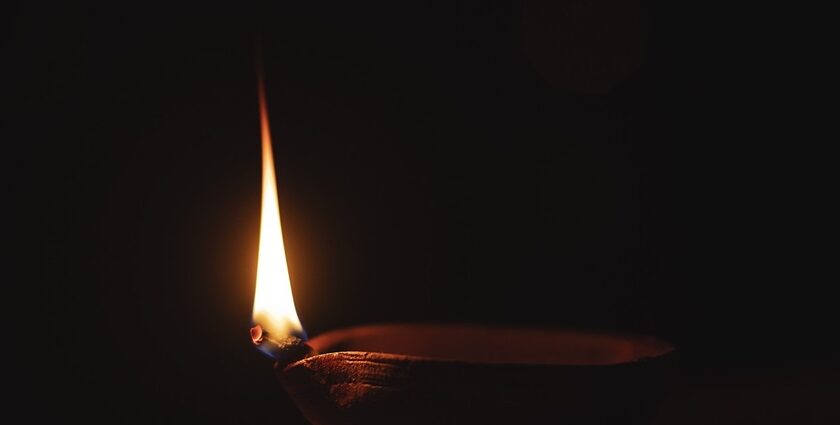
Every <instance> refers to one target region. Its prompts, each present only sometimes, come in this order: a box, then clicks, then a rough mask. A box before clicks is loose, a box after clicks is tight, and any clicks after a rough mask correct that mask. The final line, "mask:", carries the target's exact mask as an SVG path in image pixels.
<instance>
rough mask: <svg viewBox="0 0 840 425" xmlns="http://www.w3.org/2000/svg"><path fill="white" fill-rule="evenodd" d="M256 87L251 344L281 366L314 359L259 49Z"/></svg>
mask: <svg viewBox="0 0 840 425" xmlns="http://www.w3.org/2000/svg"><path fill="white" fill-rule="evenodd" d="M257 84H258V87H257V88H258V91H259V104H260V132H261V135H262V189H263V190H262V211H261V217H260V247H259V256H258V259H257V287H256V291H255V295H254V315H253V323H254V325H255V326H254V327H253V328H251V341H253V343H254V345H255V346H256V347H257V349H259V350H260V351H261V352H263V353H264V354H267V355H268V356H269V357H271V358H273V359H275V360H277V364H278V365H280V366H283V365H286V364H290V363H293V362H295V361H297V360H300V359H303V358H305V357H308V356H312V355H314V350H312V348H311V347H310V346H309V345H307V344H306V342H305V341H306V333H305V332H304V330H303V326H302V325H301V324H300V320H299V319H298V317H297V311H296V310H295V302H294V299H293V298H292V285H291V280H290V278H289V267H288V264H287V263H286V250H285V247H284V246H283V232H282V230H281V226H280V208H279V202H278V197H277V179H276V176H275V172H274V153H273V152H272V149H271V134H270V131H269V126H268V107H267V106H266V96H265V85H264V83H263V75H262V61H261V60H260V58H259V47H258V49H257Z"/></svg>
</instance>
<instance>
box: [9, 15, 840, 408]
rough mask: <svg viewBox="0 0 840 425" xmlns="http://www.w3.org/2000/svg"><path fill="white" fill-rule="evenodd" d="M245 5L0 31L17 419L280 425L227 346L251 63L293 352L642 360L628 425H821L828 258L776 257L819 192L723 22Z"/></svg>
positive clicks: (254, 375)
mask: <svg viewBox="0 0 840 425" xmlns="http://www.w3.org/2000/svg"><path fill="white" fill-rule="evenodd" d="M268 3H269V2H265V3H249V4H247V5H240V6H236V7H233V6H231V5H228V6H226V7H224V8H218V9H213V8H211V7H208V6H204V7H203V8H202V9H192V8H184V9H180V10H179V9H177V8H174V7H172V6H169V7H166V8H152V7H145V8H143V7H134V8H132V7H125V6H116V5H114V6H110V7H102V6H64V7H60V8H56V7H47V6H43V7H39V6H36V5H31V4H24V5H17V6H12V7H10V8H9V11H10V12H11V13H9V14H8V15H7V17H6V18H4V20H5V23H6V24H7V25H6V31H5V34H4V45H3V47H4V56H5V58H6V60H5V61H4V62H5V63H6V64H5V65H4V70H3V75H4V81H5V83H6V84H4V85H5V86H6V95H5V96H4V99H5V100H7V102H4V103H7V108H8V110H7V111H6V113H5V114H4V121H5V122H6V124H4V130H3V134H4V137H3V138H4V139H5V140H4V150H5V154H4V163H5V166H4V174H6V177H5V186H6V187H7V189H8V190H7V193H8V194H9V195H7V198H6V199H7V200H8V205H7V206H6V208H5V209H6V210H7V211H12V212H14V213H17V214H13V215H14V216H15V218H14V219H9V221H7V223H6V224H7V228H8V231H9V232H10V233H12V235H13V236H17V238H14V239H9V238H7V240H9V241H11V244H10V245H11V249H12V251H14V254H16V255H14V256H13V257H12V259H13V260H12V267H11V270H12V271H13V273H12V276H17V277H14V278H12V279H9V281H8V282H6V284H5V285H4V286H5V287H6V289H7V291H4V292H6V296H4V297H3V298H4V304H6V305H7V306H6V308H5V309H4V314H7V315H8V320H6V321H5V323H6V324H7V327H8V329H9V332H7V336H4V338H5V339H9V340H11V342H9V343H8V345H9V346H11V347H14V348H15V350H14V351H15V352H19V353H20V356H19V358H18V360H16V361H15V362H14V363H11V365H12V366H11V368H10V369H11V371H10V374H9V375H10V376H11V377H12V378H13V379H12V381H10V384H9V385H10V388H12V389H13V391H14V392H15V393H17V394H19V395H21V400H24V401H26V403H33V405H34V406H35V407H25V408H24V410H25V412H26V413H27V416H26V417H28V418H30V419H32V421H33V422H35V421H39V420H43V419H56V420H61V421H66V419H67V418H83V419H87V420H91V421H98V420H107V421H109V422H114V423H123V422H140V423H169V422H189V423H193V422H195V423H198V422H204V423H302V419H301V418H300V416H299V414H298V413H297V411H296V409H295V408H294V406H293V405H292V404H291V402H290V401H288V400H287V398H286V396H285V394H284V392H283V391H282V389H281V388H280V386H279V384H277V383H276V382H275V381H274V379H273V376H272V373H271V370H270V363H269V362H268V361H267V360H266V359H264V358H262V357H261V356H260V355H259V354H258V353H257V352H256V351H255V350H253V348H252V347H251V346H250V341H249V340H248V337H247V328H248V326H249V321H250V313H251V312H250V309H251V302H252V296H253V287H254V275H255V265H256V248H257V237H258V230H259V203H260V168H259V167H260V162H259V154H260V151H259V134H258V121H257V102H256V82H255V70H254V48H253V45H254V35H255V34H259V35H260V36H261V38H262V44H263V47H264V52H265V67H266V69H265V73H266V78H267V85H268V99H269V110H270V115H271V125H272V130H273V135H274V146H275V152H276V161H277V167H278V179H279V190H280V202H281V207H280V208H281V211H282V215H283V225H284V233H285V240H286V247H287V250H288V253H287V255H288V259H289V264H290V269H291V275H292V281H293V285H294V292H295V300H296V304H297V308H298V312H299V315H300V317H301V320H302V321H303V323H304V326H305V327H306V329H307V331H308V332H309V334H310V335H317V334H319V333H322V332H324V331H327V330H330V329H335V328H339V327H345V326H350V325H354V324H362V323H371V322H394V321H441V322H450V321H457V322H476V323H497V324H513V325H531V326H541V327H557V326H576V327H594V328H609V329H623V330H629V331H634V332H644V333H651V334H655V335H659V336H661V337H663V338H666V339H668V340H670V341H672V342H674V343H675V344H676V345H677V346H678V347H679V349H680V352H681V361H680V367H679V369H678V370H676V371H675V372H674V375H673V378H672V382H671V385H672V389H671V390H670V391H669V393H668V394H669V395H668V397H667V398H666V401H665V404H664V405H663V408H662V412H661V413H660V416H659V418H658V419H657V421H658V422H657V423H662V424H671V423H755V422H762V423H807V422H823V421H824V422H825V423H831V422H832V421H833V419H832V417H834V418H835V419H836V415H837V410H836V406H834V407H833V406H831V404H832V403H833V404H835V405H836V403H834V402H836V396H837V394H836V391H834V390H833V388H835V387H836V385H835V384H834V381H836V378H837V377H838V373H837V367H836V366H834V365H833V364H832V360H833V358H834V357H835V356H836V355H837V354H838V351H837V350H836V349H835V348H833V345H834V344H833V341H831V339H832V335H834V334H836V331H834V330H833V316H834V311H833V309H832V306H833V305H835V303H834V302H833V301H832V298H830V297H827V296H825V295H824V294H822V293H821V292H820V288H821V287H824V286H826V285H830V282H831V279H829V278H826V277H820V276H819V273H817V271H816V267H815V266H814V264H816V263H819V262H822V261H825V260H827V259H828V257H827V255H828V254H827V253H826V252H823V253H819V252H814V251H812V250H811V248H812V245H813V242H810V241H806V240H805V239H804V237H806V236H809V235H813V234H814V233H815V230H814V228H813V227H812V220H813V214H812V211H815V210H818V209H819V208H818V207H815V206H813V205H810V204H809V203H808V200H809V199H810V197H811V193H812V192H818V193H819V189H817V188H816V187H815V186H814V185H813V184H812V182H813V180H810V179H807V178H806V179H804V180H808V181H807V182H803V181H800V180H796V178H797V177H801V176H802V175H803V173H807V172H806V171H804V169H809V168H811V167H809V166H808V165H807V164H805V165H803V164H801V163H799V162H797V159H796V158H795V157H796V154H798V153H801V152H800V151H798V150H797V149H800V148H797V146H798V145H797V140H798V139H797V138H803V137H806V135H805V133H803V132H801V131H794V132H792V133H789V132H788V129H789V128H791V127H796V124H795V123H794V122H793V117H792V116H791V115H787V114H786V113H779V112H778V110H777V108H776V105H777V104H782V105H784V103H785V101H784V100H782V96H783V94H784V93H785V91H786V86H785V80H784V78H781V79H780V77H779V75H778V74H773V72H774V71H778V68H777V67H776V66H775V65H773V63H778V62H784V61H786V60H787V58H786V56H784V54H782V53H780V54H779V55H777V56H774V57H773V61H774V62H772V63H765V62H762V61H761V60H760V59H759V58H757V57H756V55H757V54H758V52H760V51H762V49H764V48H765V47H766V46H767V45H769V44H771V43H770V42H769V41H765V42H758V43H756V42H755V40H757V39H759V40H760V37H755V35H754V33H752V32H751V31H750V30H748V29H746V25H747V24H746V23H745V21H738V20H734V19H729V18H727V14H726V13H722V12H719V11H713V10H712V11H710V10H702V11H701V10H695V9H693V8H686V9H677V8H674V7H673V6H667V5H662V4H649V3H636V2H610V1H605V0H599V1H594V2H583V1H567V2H561V3H558V4H555V2H548V1H526V2H514V3H505V4H495V3H493V4H488V3H485V2H480V1H473V2H462V3H458V4H450V3H443V4H437V5H418V4H411V5H401V6H395V5H387V6H384V5H373V4H361V3H359V2H345V3H347V4H345V5H343V6H337V5H333V4H329V5H327V4H312V5H308V6H300V5H292V4H268ZM351 3H352V4H351ZM721 17H723V18H722V19H721ZM733 28H741V29H743V30H744V32H748V33H750V34H751V35H750V36H748V37H746V38H742V37H739V36H738V35H737V34H736V33H737V32H738V31H732V29H733ZM774 102H775V103H774ZM787 106H791V105H787ZM776 138H781V139H782V140H783V142H782V146H783V148H782V149H778V150H777V149H776V148H774V147H773V145H774V144H775V143H774V142H771V140H774V139H776ZM815 179H819V177H815ZM826 195H827V194H825V193H823V194H822V197H823V198H824V197H825V196H826ZM12 220H13V221H12ZM817 238H818V239H819V235H817ZM4 280H5V279H4ZM16 404H18V405H19V406H29V404H25V403H23V402H21V403H17V402H16Z"/></svg>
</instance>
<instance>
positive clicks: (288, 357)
mask: <svg viewBox="0 0 840 425" xmlns="http://www.w3.org/2000/svg"><path fill="white" fill-rule="evenodd" d="M251 341H252V342H253V343H254V345H255V346H256V347H257V349H258V350H260V351H262V352H263V353H265V354H267V355H268V356H269V357H271V358H273V359H274V360H277V363H278V364H283V365H286V364H290V363H294V362H296V361H298V360H301V359H304V358H306V357H311V356H313V355H315V350H313V349H312V347H310V346H309V345H308V344H307V343H306V342H305V341H304V340H303V339H301V338H298V337H297V336H294V335H288V336H286V337H284V338H281V339H279V340H276V339H273V338H272V337H271V334H269V333H268V332H266V331H264V330H263V328H262V326H260V325H256V326H254V327H253V328H251Z"/></svg>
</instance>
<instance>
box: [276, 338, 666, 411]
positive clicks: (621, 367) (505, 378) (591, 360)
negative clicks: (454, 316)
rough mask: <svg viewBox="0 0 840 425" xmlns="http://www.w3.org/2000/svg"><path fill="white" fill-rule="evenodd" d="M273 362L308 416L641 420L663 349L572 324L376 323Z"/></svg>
mask: <svg viewBox="0 0 840 425" xmlns="http://www.w3.org/2000/svg"><path fill="white" fill-rule="evenodd" d="M309 344H310V345H311V346H312V347H313V348H314V349H315V350H316V351H317V352H320V353H325V354H319V355H316V356H313V357H309V358H306V359H303V360H300V361H298V362H295V363H292V364H290V365H288V366H286V367H285V368H282V369H279V368H278V369H277V373H278V376H279V378H280V381H281V382H282V383H283V385H284V386H285V387H286V390H287V391H288V392H289V394H290V395H291V396H292V398H293V399H294V400H295V403H297V405H298V407H299V408H300V409H301V411H302V412H303V413H304V415H305V416H306V417H307V418H308V419H309V420H310V421H312V423H313V424H316V425H332V424H468V423H475V424H503V423H504V424H517V423H523V424H525V423H528V424H530V423H562V424H596V423H598V424H600V423H622V424H628V423H630V424H632V423H646V422H647V421H648V419H649V418H650V417H651V415H652V414H653V413H654V412H655V407H656V404H657V401H658V400H659V399H660V397H661V394H660V393H661V377H662V372H663V370H664V366H666V365H667V363H668V362H669V359H670V358H672V357H673V356H671V355H668V354H670V353H671V352H672V347H671V346H670V345H668V344H667V343H664V342H662V341H660V340H657V339H654V338H650V337H641V336H630V335H622V334H609V333H597V332H581V331H559V330H553V331H552V330H534V329H511V328H487V327H474V326H458V325H416V324H413V325H378V326H365V327H357V328H351V329H345V330H339V331H334V332H330V333H326V334H323V335H321V336H318V337H316V338H314V339H312V340H311V341H310V342H309Z"/></svg>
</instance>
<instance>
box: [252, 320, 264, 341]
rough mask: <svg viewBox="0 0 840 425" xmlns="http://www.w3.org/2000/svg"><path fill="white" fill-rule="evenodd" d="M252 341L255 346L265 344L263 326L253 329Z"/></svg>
mask: <svg viewBox="0 0 840 425" xmlns="http://www.w3.org/2000/svg"><path fill="white" fill-rule="evenodd" d="M251 341H253V343H254V345H260V344H261V343H262V342H263V329H262V326H260V325H256V326H254V327H253V328H251Z"/></svg>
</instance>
